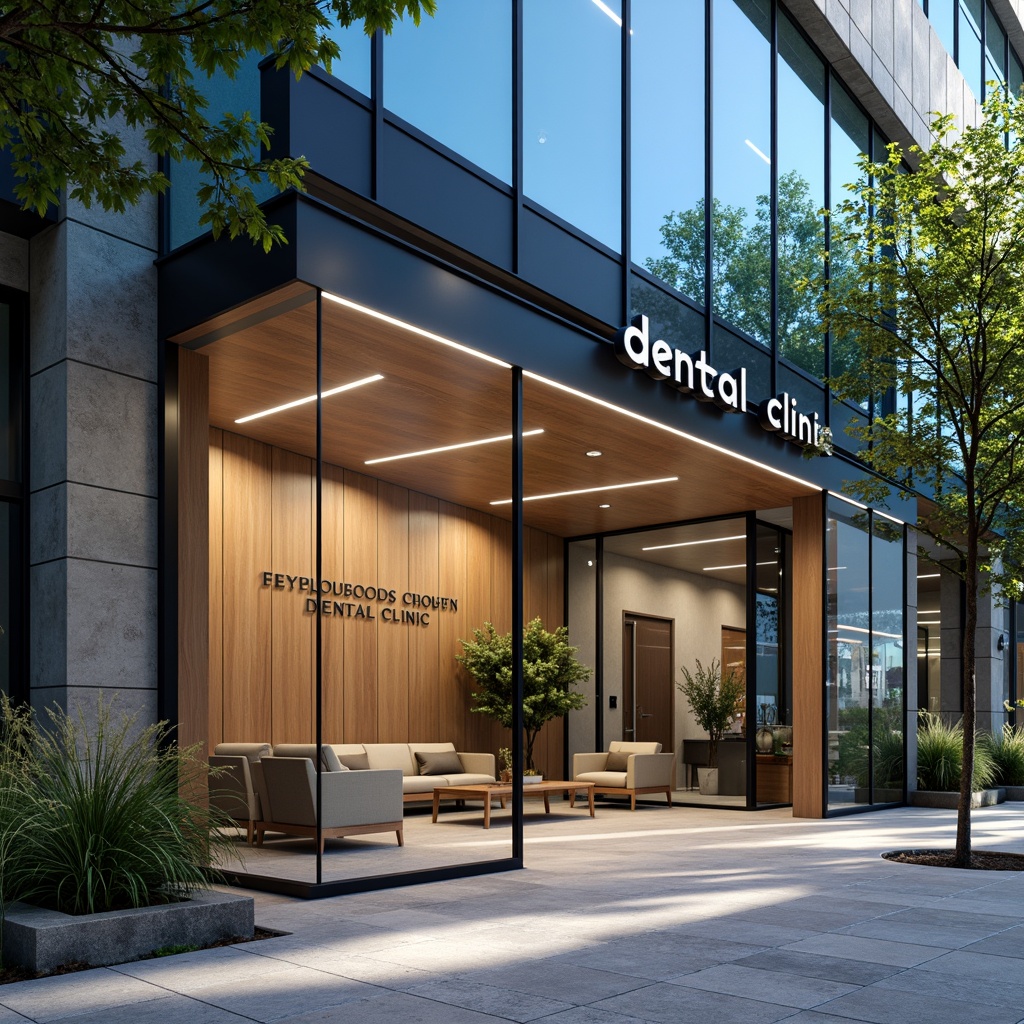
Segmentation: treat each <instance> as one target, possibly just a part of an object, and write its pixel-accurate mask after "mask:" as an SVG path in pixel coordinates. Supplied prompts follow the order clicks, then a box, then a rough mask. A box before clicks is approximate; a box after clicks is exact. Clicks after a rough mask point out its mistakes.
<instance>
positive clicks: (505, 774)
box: [501, 768, 512, 786]
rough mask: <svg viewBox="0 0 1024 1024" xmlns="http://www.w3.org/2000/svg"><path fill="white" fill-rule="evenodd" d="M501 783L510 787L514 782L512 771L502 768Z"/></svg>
mask: <svg viewBox="0 0 1024 1024" xmlns="http://www.w3.org/2000/svg"><path fill="white" fill-rule="evenodd" d="M501 782H502V785H505V786H508V785H510V784H511V782H512V769H511V768H502V770H501Z"/></svg>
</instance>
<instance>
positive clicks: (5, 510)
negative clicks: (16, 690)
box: [0, 501, 18, 696]
mask: <svg viewBox="0 0 1024 1024" xmlns="http://www.w3.org/2000/svg"><path fill="white" fill-rule="evenodd" d="M11 511H12V506H11V505H9V504H7V503H6V502H2V501H0V552H3V558H0V629H2V630H3V633H0V693H6V694H7V695H8V696H10V693H11V588H12V587H13V585H14V581H15V574H14V560H15V558H16V557H17V547H18V546H17V545H16V544H15V539H14V535H13V533H12V519H13V517H12V515H11Z"/></svg>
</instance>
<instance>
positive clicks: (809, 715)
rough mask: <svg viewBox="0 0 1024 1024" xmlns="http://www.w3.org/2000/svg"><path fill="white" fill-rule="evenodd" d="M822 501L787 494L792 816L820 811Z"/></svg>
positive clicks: (822, 787) (822, 772) (822, 810)
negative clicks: (790, 513) (790, 580)
mask: <svg viewBox="0 0 1024 1024" xmlns="http://www.w3.org/2000/svg"><path fill="white" fill-rule="evenodd" d="M824 544H825V505H824V500H823V496H822V495H820V494H815V495H811V496H810V497H808V498H795V499H794V500H793V817H794V818H823V817H824V816H825V764H824V760H825V739H824V729H825V662H824V658H825V643H824V636H825V608H824V602H825V584H824V565H825V563H824Z"/></svg>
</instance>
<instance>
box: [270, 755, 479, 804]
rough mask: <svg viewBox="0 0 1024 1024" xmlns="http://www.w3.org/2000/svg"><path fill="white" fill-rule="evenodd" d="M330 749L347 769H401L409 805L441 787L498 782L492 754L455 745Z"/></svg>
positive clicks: (431, 794) (430, 798)
mask: <svg viewBox="0 0 1024 1024" xmlns="http://www.w3.org/2000/svg"><path fill="white" fill-rule="evenodd" d="M330 747H331V750H333V751H334V753H335V754H336V755H337V757H338V760H339V761H340V762H341V764H343V765H345V767H347V768H351V769H357V770H358V769H367V768H368V769H371V770H379V769H383V768H399V769H401V772H402V799H403V800H404V801H405V802H406V803H410V802H413V801H417V800H433V798H434V790H435V789H436V788H437V787H438V786H475V785H480V784H483V783H487V782H495V781H496V776H495V774H494V772H495V763H494V755H493V754H471V753H465V752H462V751H456V749H455V744H454V743H332V744H330ZM277 750H278V748H275V749H274V753H275V754H276V753H277Z"/></svg>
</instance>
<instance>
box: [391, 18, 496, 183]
mask: <svg viewBox="0 0 1024 1024" xmlns="http://www.w3.org/2000/svg"><path fill="white" fill-rule="evenodd" d="M384 103H385V106H386V107H387V109H388V110H391V111H394V113H396V114H397V115H398V116H399V117H401V118H404V119H405V120H406V121H408V122H409V123H410V124H413V125H415V126H416V127H417V128H419V129H421V130H422V131H424V132H426V133H427V134H428V135H430V136H432V137H433V138H435V139H437V140H438V141H439V142H442V143H444V145H446V146H448V147H449V148H451V149H453V150H455V152H456V153H459V154H461V155H462V156H464V157H466V158H467V159H468V160H471V161H472V162H473V163H475V164H477V165H478V166H480V167H482V168H483V169H484V170H485V171H489V172H490V173H491V174H493V175H494V176H495V177H497V178H500V179H501V180H502V181H506V182H510V181H511V180H512V10H511V5H510V3H509V0H499V2H493V0H491V2H488V3H481V2H480V0H445V2H444V3H441V4H438V7H437V13H436V14H435V15H434V17H432V18H426V17H425V18H423V19H422V20H421V21H420V24H419V25H418V26H416V25H414V24H413V23H412V22H411V21H409V20H403V21H401V22H399V23H396V25H395V28H394V31H393V32H392V34H391V35H390V36H385V37H384Z"/></svg>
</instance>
